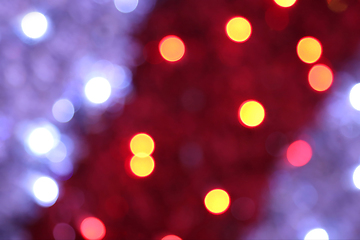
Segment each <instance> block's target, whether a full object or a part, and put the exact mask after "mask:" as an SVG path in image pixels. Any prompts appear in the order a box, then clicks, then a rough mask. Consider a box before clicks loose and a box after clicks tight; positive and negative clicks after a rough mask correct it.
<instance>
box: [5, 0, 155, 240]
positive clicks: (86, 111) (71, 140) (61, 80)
mask: <svg viewBox="0 0 360 240" xmlns="http://www.w3.org/2000/svg"><path fill="white" fill-rule="evenodd" d="M68 2H69V1H56V3H54V2H50V1H48V2H43V3H41V4H40V5H39V4H38V3H36V2H31V1H25V2H24V4H22V6H21V7H20V8H19V7H18V5H17V4H16V3H13V2H11V3H10V2H9V4H8V5H6V7H5V8H6V9H7V10H8V12H7V14H3V16H2V17H3V19H2V20H4V21H6V22H7V23H12V22H14V23H15V24H16V25H12V24H7V25H6V26H5V25H4V26H5V28H4V29H2V30H3V31H2V33H4V34H3V36H2V38H4V40H5V39H6V41H4V42H3V44H5V45H4V46H3V49H2V50H4V51H5V52H4V59H3V60H4V61H3V63H4V69H5V70H4V71H5V73H4V74H5V79H6V81H4V82H3V84H5V85H4V86H3V87H4V88H6V89H7V91H8V93H9V94H8V96H9V97H4V98H3V99H2V101H3V105H4V106H5V105H6V106H8V107H9V109H11V111H8V113H7V114H8V115H7V116H6V121H5V120H3V119H2V117H0V120H1V123H2V126H3V127H4V128H5V129H6V130H7V131H6V132H2V134H1V136H0V137H1V140H2V141H4V142H1V144H0V145H1V147H3V146H6V147H4V149H1V150H4V151H1V154H2V156H1V158H3V155H4V156H6V158H9V160H10V161H2V169H4V171H5V169H14V170H11V171H10V170H9V173H8V174H1V176H0V180H1V181H0V182H1V186H0V187H3V186H6V185H8V184H11V186H13V187H12V188H11V190H9V194H7V195H8V196H9V197H3V198H2V199H1V202H2V204H3V205H4V206H7V209H6V214H2V215H1V216H0V223H1V224H0V238H3V239H20V238H21V239H28V238H27V236H26V237H23V238H22V237H19V232H20V230H22V227H23V225H25V224H29V223H30V224H29V225H31V224H32V221H36V218H38V217H40V216H41V215H39V214H34V211H32V209H31V208H32V207H33V204H31V202H30V201H28V198H29V199H32V200H33V201H34V202H36V203H37V204H39V205H40V206H43V207H49V206H51V205H52V204H55V202H56V201H57V198H58V195H59V191H61V189H59V186H58V183H57V182H56V181H60V180H67V179H68V178H69V177H70V176H71V175H72V173H73V172H74V170H75V169H76V167H77V165H76V162H77V160H79V159H78V158H82V156H83V153H84V152H85V150H84V149H86V146H85V147H75V146H82V142H81V138H80V137H81V136H77V135H76V132H73V131H72V132H71V137H67V136H65V135H64V134H63V131H64V132H66V131H68V130H69V127H70V126H69V125H68V124H66V123H67V122H69V121H71V119H73V117H74V114H75V108H76V111H78V110H79V111H80V112H81V115H82V116H85V117H84V118H79V119H78V120H79V121H78V122H77V123H79V125H81V126H85V125H87V124H88V123H89V122H91V123H92V119H91V120H89V118H87V117H86V116H89V115H91V117H93V116H94V115H99V114H101V113H102V112H101V111H97V110H98V109H100V110H105V109H106V108H108V107H109V108H110V107H112V106H114V105H115V104H116V108H114V109H115V110H113V109H111V110H112V111H118V112H119V109H121V106H122V105H124V104H125V101H126V97H127V96H128V94H129V93H130V92H131V91H132V73H131V69H132V68H133V67H135V66H137V65H138V64H139V63H138V61H137V59H138V57H139V55H140V54H139V53H138V52H137V49H136V48H139V46H138V44H137V43H136V42H135V41H133V40H132V36H131V35H132V33H133V32H134V29H136V28H137V25H139V24H140V23H141V21H142V20H143V19H144V17H145V13H148V12H149V11H150V10H151V9H152V7H153V6H154V3H155V1H154V0H149V1H142V2H141V3H139V4H138V1H137V0H133V1H131V0H128V1H125V0H118V1H114V3H115V5H116V6H114V5H113V4H105V3H106V2H108V0H98V1H96V3H95V1H86V3H85V5H86V6H88V7H86V6H85V5H83V4H84V1H80V2H76V4H75V5H74V4H70V5H69V4H68ZM98 4H103V5H102V8H101V11H102V13H103V14H104V16H106V18H107V19H110V20H113V19H116V18H117V17H119V16H121V18H122V20H121V21H114V22H111V23H110V24H106V23H105V24H104V22H101V21H100V20H99V19H97V18H96V19H92V20H93V21H91V26H92V28H91V30H89V31H87V30H86V29H87V24H88V22H87V21H88V19H89V16H92V13H91V11H92V9H94V12H95V11H97V10H96V8H97V7H98V6H99V5H98ZM40 8H41V9H46V12H37V11H30V10H31V9H40ZM78 8H79V9H78ZM77 9H78V10H81V12H79V11H78V10H77ZM116 9H118V10H119V11H121V12H123V13H125V12H131V11H134V10H136V15H135V16H136V18H134V15H132V14H122V13H120V12H119V11H116ZM23 11H26V14H23ZM45 13H46V14H45ZM63 13H69V14H63ZM124 23H125V24H124ZM104 26H105V27H106V29H105V30H106V31H105V33H104V31H98V30H99V29H100V28H101V30H103V27H104ZM11 27H13V29H11ZM52 27H54V28H52ZM12 32H16V33H19V34H18V35H17V36H18V37H19V40H21V41H22V43H25V44H22V43H21V41H18V39H15V37H16V35H14V34H11V33H12ZM50 32H51V34H52V37H51V38H50V37H49V38H47V36H49V35H50ZM106 34H108V35H106ZM103 35H106V36H103ZM114 36H116V41H107V40H109V39H112V37H114ZM80 39H81V40H80ZM40 40H41V41H45V40H46V42H42V43H40ZM79 40H80V41H79ZM28 43H30V44H28ZM85 46H86V47H85ZM104 46H106V48H103V47H104ZM129 46H130V47H129ZM100 48H101V49H102V54H101V56H102V57H103V58H104V59H111V60H113V59H114V57H113V56H112V54H113V53H121V54H114V55H116V56H115V58H116V63H117V64H119V65H117V64H114V63H112V62H110V61H105V60H99V59H97V58H96V57H94V56H99V54H98V53H99V52H98V49H100ZM106 49H111V53H106V52H107V51H104V50H106ZM84 59H85V60H84ZM97 65H99V67H97ZM95 73H96V74H95ZM25 80H26V81H25ZM84 80H89V81H86V82H83V81H84ZM82 96H84V97H83V98H82ZM87 101H89V102H91V103H94V104H102V103H105V102H106V104H102V105H101V107H100V108H97V109H94V108H92V107H93V105H91V104H90V105H86V104H83V103H84V102H87ZM99 112H100V113H99ZM4 115H5V113H4ZM32 119H41V121H40V120H39V121H40V123H39V121H38V120H32ZM50 122H51V123H50ZM95 122H96V121H95ZM53 124H54V125H53ZM55 124H56V125H55ZM95 124H96V123H95ZM95 124H94V125H95ZM59 125H60V126H61V128H60V127H59V128H58V127H57V126H59ZM92 126H93V125H92ZM92 126H91V127H90V129H92ZM59 129H61V132H60V130H59ZM12 135H15V136H16V137H18V139H19V140H20V142H22V143H23V146H19V145H17V144H16V141H13V139H12ZM8 140H11V144H9V142H6V141H8ZM14 143H15V144H14ZM21 147H24V148H25V150H26V151H21V149H18V148H21ZM13 153H16V154H13ZM19 164H21V165H19ZM6 171H7V170H6ZM34 171H36V172H40V173H39V174H40V175H44V177H39V178H37V179H35V181H26V183H29V185H28V184H25V186H26V187H25V188H22V187H20V186H16V184H12V183H13V182H14V181H16V180H17V178H19V177H21V176H27V175H29V174H30V175H31V174H32V172H34ZM41 172H42V173H41ZM15 173H16V174H15ZM12 175H13V176H12ZM45 175H46V176H45ZM9 176H12V177H11V178H10V177H9ZM55 178H56V181H55V180H54V179H55ZM25 194H28V195H25ZM23 195H25V197H22V196H23ZM19 196H21V197H19ZM14 199H16V202H14V201H13V200H14ZM18 199H19V201H20V202H21V205H19V204H18V202H17V201H18ZM24 216H26V219H29V222H26V223H25V222H24V221H23V220H22V219H23V218H24ZM66 233H67V234H66ZM53 235H54V238H55V239H56V240H60V239H69V240H71V239H75V238H76V236H75V233H74V230H73V229H72V227H71V226H70V225H68V224H66V223H62V224H61V223H59V224H57V225H56V227H55V228H54V231H53Z"/></svg>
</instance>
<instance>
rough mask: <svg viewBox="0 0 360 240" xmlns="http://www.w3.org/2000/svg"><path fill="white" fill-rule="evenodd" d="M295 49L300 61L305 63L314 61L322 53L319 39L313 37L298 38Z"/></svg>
mask: <svg viewBox="0 0 360 240" xmlns="http://www.w3.org/2000/svg"><path fill="white" fill-rule="evenodd" d="M296 50H297V54H298V56H299V58H300V59H301V61H303V62H305V63H314V62H316V61H317V60H319V58H320V56H321V54H322V47H321V44H320V42H319V40H317V39H316V38H313V37H304V38H302V39H300V41H299V42H298V45H297V49H296Z"/></svg>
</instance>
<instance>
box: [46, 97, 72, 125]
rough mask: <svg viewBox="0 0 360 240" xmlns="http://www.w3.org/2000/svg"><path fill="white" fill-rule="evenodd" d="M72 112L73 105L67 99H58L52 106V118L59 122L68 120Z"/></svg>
mask: <svg viewBox="0 0 360 240" xmlns="http://www.w3.org/2000/svg"><path fill="white" fill-rule="evenodd" d="M74 112H75V109H74V105H73V104H72V103H71V102H70V101H69V100H68V99H60V100H58V101H56V102H55V103H54V105H53V107H52V114H53V116H54V118H55V119H56V121H58V122H61V123H65V122H68V121H70V120H71V119H72V118H73V116H74Z"/></svg>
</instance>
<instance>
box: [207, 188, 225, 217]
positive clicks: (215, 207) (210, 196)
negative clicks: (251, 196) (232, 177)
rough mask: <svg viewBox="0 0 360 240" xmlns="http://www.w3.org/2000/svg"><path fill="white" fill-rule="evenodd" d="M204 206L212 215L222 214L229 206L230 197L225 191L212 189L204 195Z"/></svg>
mask: <svg viewBox="0 0 360 240" xmlns="http://www.w3.org/2000/svg"><path fill="white" fill-rule="evenodd" d="M204 204H205V207H206V209H207V210H208V211H209V212H211V213H212V214H216V215H217V214H222V213H224V212H225V211H226V210H227V209H228V208H229V206H230V197H229V194H228V193H227V192H226V191H225V190H222V189H213V190H211V191H210V192H208V193H207V194H206V196H205V199H204Z"/></svg>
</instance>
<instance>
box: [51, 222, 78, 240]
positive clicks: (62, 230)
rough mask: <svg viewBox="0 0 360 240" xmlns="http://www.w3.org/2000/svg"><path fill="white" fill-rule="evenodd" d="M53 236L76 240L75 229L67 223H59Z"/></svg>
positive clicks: (60, 238)
mask: <svg viewBox="0 0 360 240" xmlns="http://www.w3.org/2000/svg"><path fill="white" fill-rule="evenodd" d="M53 236H54V239H55V240H65V239H66V240H75V237H76V234H75V230H74V229H73V228H72V227H71V226H70V225H69V224H66V223H58V224H56V226H55V227H54V230H53Z"/></svg>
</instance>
